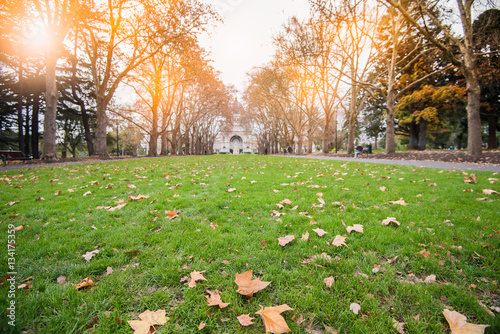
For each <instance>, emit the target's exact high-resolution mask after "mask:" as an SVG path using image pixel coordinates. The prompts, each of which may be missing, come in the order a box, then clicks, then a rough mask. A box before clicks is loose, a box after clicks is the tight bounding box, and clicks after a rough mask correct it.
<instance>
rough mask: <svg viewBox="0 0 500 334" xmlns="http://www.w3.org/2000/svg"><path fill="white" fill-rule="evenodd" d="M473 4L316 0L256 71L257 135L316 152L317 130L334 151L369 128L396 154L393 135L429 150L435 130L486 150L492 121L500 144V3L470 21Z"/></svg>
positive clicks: (250, 91) (251, 104)
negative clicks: (485, 140)
mask: <svg viewBox="0 0 500 334" xmlns="http://www.w3.org/2000/svg"><path fill="white" fill-rule="evenodd" d="M473 2H474V1H470V0H468V1H463V0H457V3H456V5H457V8H455V9H454V8H445V7H444V5H442V4H440V3H439V2H438V1H432V2H431V1H424V0H419V1H407V0H401V1H396V0H379V1H367V0H359V1H351V0H343V1H324V0H310V4H311V8H312V10H311V15H310V17H309V18H307V19H305V20H298V19H296V18H292V19H291V20H290V21H289V23H288V24H287V25H285V26H284V29H283V32H282V33H281V34H279V35H278V36H277V37H276V38H275V44H276V46H277V51H276V54H275V57H274V59H273V60H272V61H271V62H270V63H268V64H266V65H264V66H262V67H260V68H256V69H255V70H254V71H253V72H251V73H250V79H249V85H248V88H247V90H246V92H245V99H246V102H247V107H248V111H249V113H250V115H251V117H252V118H253V120H254V123H255V124H256V125H255V127H256V128H257V129H258V136H259V140H260V141H261V142H263V143H264V144H265V145H267V146H269V147H270V148H272V149H273V150H274V151H277V150H278V148H279V147H283V146H284V147H288V146H294V145H293V144H294V143H295V144H296V145H295V147H296V148H297V150H298V151H301V150H302V148H303V147H304V146H305V147H306V149H307V151H311V150H312V145H313V141H314V140H315V138H318V137H319V138H321V140H322V149H323V151H324V152H329V151H330V150H331V149H332V148H333V146H334V145H336V147H337V146H338V145H339V144H338V140H337V141H336V140H335V139H334V138H339V137H343V136H344V135H345V136H346V137H347V138H346V141H347V150H348V152H353V151H354V146H355V138H356V136H357V134H358V133H359V130H360V129H361V128H364V130H365V132H366V135H367V136H369V137H372V138H374V139H375V141H376V140H377V138H378V137H379V134H381V133H382V132H385V141H386V152H387V153H393V152H394V151H395V136H396V134H404V135H406V136H407V137H408V138H409V144H408V147H409V148H412V149H417V148H418V149H425V147H426V138H427V137H428V135H429V133H430V132H432V133H433V134H434V135H436V134H438V133H443V132H454V133H455V134H456V135H458V136H459V137H460V136H462V137H464V138H466V140H467V143H466V144H465V145H464V146H467V148H468V152H469V154H471V155H479V154H481V152H482V144H483V138H482V134H483V130H482V124H488V131H489V140H488V147H489V148H496V147H497V146H498V143H497V139H496V138H497V129H498V119H499V117H498V116H499V113H500V111H499V110H500V109H499V100H500V99H499V98H500V76H499V75H498V74H499V71H500V50H499V45H500V43H499V41H498V38H499V37H498V36H500V10H498V9H490V10H487V11H485V12H484V13H483V14H481V15H480V16H479V17H478V18H477V19H476V20H473V16H472V12H473V8H472V5H473ZM454 13H456V14H457V16H456V17H453V14H454ZM453 18H458V20H457V22H456V23H459V24H460V27H461V29H460V30H462V31H463V33H461V34H459V33H457V32H456V30H457V29H458V28H457V25H455V26H453V25H452V23H453V20H452V19H453ZM263 120H268V121H267V122H265V123H264V122H263ZM339 122H341V124H340V129H339ZM464 126H465V127H466V129H464V131H462V132H461V131H460V130H459V129H460V128H461V127H464ZM337 131H342V133H339V134H337ZM459 139H461V138H459ZM458 142H460V140H459V141H458ZM303 143H306V145H304V144H303Z"/></svg>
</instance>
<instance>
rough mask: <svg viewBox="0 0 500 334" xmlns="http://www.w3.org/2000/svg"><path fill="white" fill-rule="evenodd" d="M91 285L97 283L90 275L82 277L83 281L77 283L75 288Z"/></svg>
mask: <svg viewBox="0 0 500 334" xmlns="http://www.w3.org/2000/svg"><path fill="white" fill-rule="evenodd" d="M91 285H95V283H94V281H92V279H91V278H90V276H89V277H87V278H84V279H82V281H81V282H80V283H78V284H77V285H75V289H77V290H80V289H83V288H86V287H88V286H91Z"/></svg>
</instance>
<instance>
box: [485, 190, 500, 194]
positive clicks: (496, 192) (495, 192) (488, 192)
mask: <svg viewBox="0 0 500 334" xmlns="http://www.w3.org/2000/svg"><path fill="white" fill-rule="evenodd" d="M483 194H485V195H493V194H500V193H499V192H498V191H495V190H491V189H483Z"/></svg>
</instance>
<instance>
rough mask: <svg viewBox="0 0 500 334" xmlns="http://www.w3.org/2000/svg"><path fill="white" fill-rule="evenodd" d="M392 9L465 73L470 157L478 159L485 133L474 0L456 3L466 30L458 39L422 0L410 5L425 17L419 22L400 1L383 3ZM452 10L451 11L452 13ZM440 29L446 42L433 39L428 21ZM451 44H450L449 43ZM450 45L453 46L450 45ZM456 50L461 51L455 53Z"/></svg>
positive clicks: (387, 0) (432, 7) (431, 7)
mask: <svg viewBox="0 0 500 334" xmlns="http://www.w3.org/2000/svg"><path fill="white" fill-rule="evenodd" d="M383 1H385V2H386V3H388V4H389V5H391V6H392V8H394V9H396V10H397V11H398V12H399V13H401V14H402V15H403V17H404V18H405V19H406V20H407V21H408V22H409V23H411V24H412V25H413V26H414V27H415V28H417V29H418V30H419V32H420V33H422V34H423V35H424V36H425V37H426V38H427V39H428V40H429V41H430V42H431V43H433V44H434V45H435V46H436V47H438V48H439V49H440V50H441V51H442V52H443V54H444V55H445V56H446V57H447V59H448V60H449V61H450V62H451V63H452V64H453V65H455V66H457V67H459V68H460V70H461V71H462V73H463V75H464V77H465V80H466V83H467V108H466V109H467V118H468V146H467V153H468V154H469V155H471V156H479V155H481V153H482V130H481V117H480V107H481V87H480V81H479V77H480V74H479V69H478V66H477V55H476V53H475V46H474V40H473V29H472V5H473V3H474V0H456V4H457V8H458V13H457V14H458V15H457V16H458V17H459V18H460V23H461V26H462V29H463V34H462V36H461V37H457V36H455V35H454V34H453V33H452V31H451V29H450V27H449V26H446V25H445V24H444V23H443V21H442V20H441V19H440V18H439V17H438V16H437V15H436V14H435V13H434V12H433V9H434V8H437V6H436V4H433V5H432V6H431V5H430V4H428V3H425V2H424V1H423V0H418V1H414V2H411V7H416V8H418V9H419V10H420V12H421V13H422V14H423V15H422V17H421V21H420V22H418V21H417V20H416V19H415V18H414V17H412V16H411V15H410V13H409V11H408V10H406V8H405V6H403V5H402V4H401V2H398V1H397V0H383ZM449 10H452V9H449ZM429 20H430V21H431V22H432V24H433V25H435V26H437V27H439V28H440V30H441V32H442V33H443V34H444V36H445V37H446V39H441V38H438V37H437V36H434V35H433V34H432V33H431V31H429V29H428V28H427V21H429ZM447 41H450V42H451V43H449V44H448V43H447ZM450 44H451V45H450ZM455 48H458V49H459V50H460V52H459V53H457V52H455Z"/></svg>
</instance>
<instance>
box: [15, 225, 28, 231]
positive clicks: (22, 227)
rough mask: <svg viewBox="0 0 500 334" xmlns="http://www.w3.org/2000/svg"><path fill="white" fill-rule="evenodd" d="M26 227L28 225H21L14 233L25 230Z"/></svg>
mask: <svg viewBox="0 0 500 334" xmlns="http://www.w3.org/2000/svg"><path fill="white" fill-rule="evenodd" d="M24 226H26V225H19V226H18V227H15V228H14V232H17V231H21V230H24Z"/></svg>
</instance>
